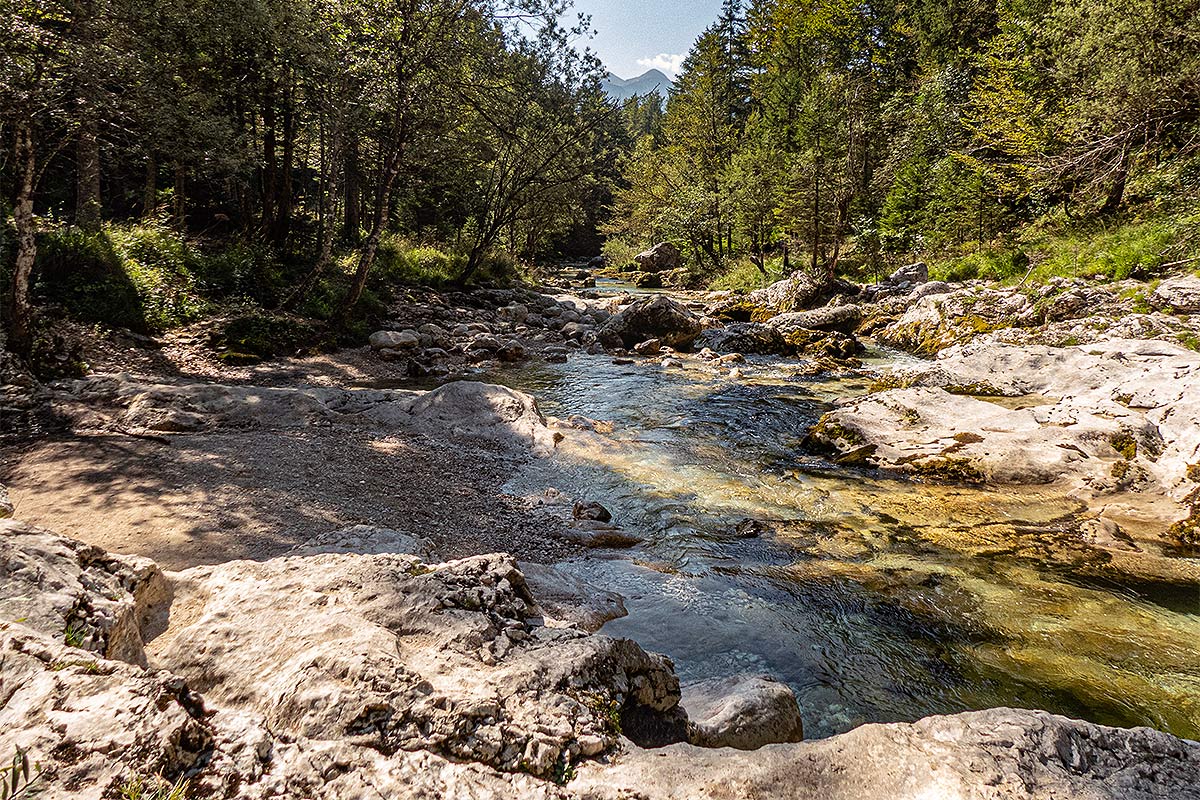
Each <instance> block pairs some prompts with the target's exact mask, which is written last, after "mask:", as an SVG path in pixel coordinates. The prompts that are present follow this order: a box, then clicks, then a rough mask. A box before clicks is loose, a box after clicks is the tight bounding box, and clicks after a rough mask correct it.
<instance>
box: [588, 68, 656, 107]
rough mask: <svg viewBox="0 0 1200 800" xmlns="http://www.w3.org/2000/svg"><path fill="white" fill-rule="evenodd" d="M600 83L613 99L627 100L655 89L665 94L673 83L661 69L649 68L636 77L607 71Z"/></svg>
mask: <svg viewBox="0 0 1200 800" xmlns="http://www.w3.org/2000/svg"><path fill="white" fill-rule="evenodd" d="M600 85H601V88H603V89H604V93H605V94H607V95H608V96H609V97H611V98H612V99H613V100H618V101H620V100H628V99H629V98H630V97H633V96H634V95H647V94H650V93H651V92H653V91H655V90H656V89H657V90H658V91H659V92H661V93H662V94H664V95H665V94H667V92H669V91H670V90H671V87H672V86H673V85H674V83H673V82H672V80H671V79H670V78H668V77H667V76H666V74H664V73H663V72H662V71H660V70H657V69H649V70H646V71H645V72H643V73H642V74H641V75H638V76H637V77H634V78H628V79H627V78H621V77H619V76H618V75H616V74H614V73H612V72H609V73H608V74H607V75H605V76H604V78H603V79H602V80H601V81H600Z"/></svg>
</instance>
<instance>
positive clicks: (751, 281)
mask: <svg viewBox="0 0 1200 800" xmlns="http://www.w3.org/2000/svg"><path fill="white" fill-rule="evenodd" d="M766 268H767V274H766V275H763V273H762V271H761V270H760V269H759V268H758V267H756V266H754V263H753V262H752V261H751V260H750V259H749V258H738V259H734V260H733V261H730V262H729V265H728V266H727V267H726V269H725V271H724V272H722V273H721V274H720V275H718V276H717V277H715V278H713V279H712V281H710V282H709V284H708V288H709V289H710V290H712V291H718V292H719V291H733V292H738V293H739V294H745V293H747V292H750V291H753V290H755V289H761V288H763V287H764V286H770V285H771V284H772V283H774V282H775V281H777V280H780V279H781V278H782V277H783V262H782V261H781V260H780V259H768V260H767V262H766Z"/></svg>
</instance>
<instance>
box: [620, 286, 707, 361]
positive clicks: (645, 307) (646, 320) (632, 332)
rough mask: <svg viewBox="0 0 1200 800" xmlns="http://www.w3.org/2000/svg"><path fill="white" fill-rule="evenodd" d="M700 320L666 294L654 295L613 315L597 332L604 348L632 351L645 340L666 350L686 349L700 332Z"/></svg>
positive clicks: (701, 328) (701, 327)
mask: <svg viewBox="0 0 1200 800" xmlns="http://www.w3.org/2000/svg"><path fill="white" fill-rule="evenodd" d="M703 327H704V326H703V325H702V324H701V322H700V319H699V318H698V317H697V316H696V315H695V314H693V313H692V312H690V311H688V310H687V309H686V308H684V307H683V306H682V305H680V304H679V303H677V302H675V301H674V300H672V299H671V298H669V297H667V296H666V295H655V296H653V297H647V298H643V299H641V300H638V301H636V302H634V303H632V304H631V305H630V306H629V307H628V308H626V309H625V310H623V311H621V312H619V313H617V314H614V315H613V316H612V317H610V318H609V319H608V321H607V322H605V323H604V325H603V326H601V328H600V330H599V331H598V333H597V336H598V337H599V339H600V342H601V343H602V344H603V345H604V346H605V347H611V348H620V347H623V348H627V349H628V348H632V347H633V346H634V345H637V344H638V343H640V342H644V341H646V340H648V339H658V340H659V341H660V342H662V344H664V345H666V346H667V347H673V348H675V349H688V348H690V347H691V344H692V341H693V340H694V339H695V338H696V336H698V335H699V334H700V331H701V330H703Z"/></svg>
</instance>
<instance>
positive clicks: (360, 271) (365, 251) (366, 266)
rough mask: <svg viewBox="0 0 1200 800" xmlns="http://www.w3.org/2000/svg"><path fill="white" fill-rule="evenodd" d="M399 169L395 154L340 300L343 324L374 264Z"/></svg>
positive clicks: (338, 316) (340, 317)
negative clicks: (350, 277)
mask: <svg viewBox="0 0 1200 800" xmlns="http://www.w3.org/2000/svg"><path fill="white" fill-rule="evenodd" d="M399 171H400V170H399V157H398V156H396V157H394V158H393V160H392V164H391V165H389V167H388V168H387V171H386V173H385V175H384V179H383V183H382V185H380V187H379V194H378V195H377V196H376V198H375V219H374V220H373V221H372V223H371V233H370V235H368V236H367V241H366V242H365V243H364V244H363V247H362V250H361V251H359V254H358V267H357V269H355V271H354V283H353V284H351V286H350V291H349V293H347V295H346V298H345V300H343V301H342V306H341V308H339V309H338V315H337V318H338V322H339V323H342V324H344V323H345V322H346V320H347V319H349V318H350V312H351V311H352V310H353V309H354V306H356V305H358V301H359V298H361V297H362V293H363V289H365V288H366V286H367V276H368V275H369V274H370V273H371V267H372V266H374V264H375V254H376V252H377V251H378V250H379V240H380V239H382V238H383V231H384V229H385V228H386V227H387V221H388V212H389V210H390V209H391V202H392V184H393V183H395V181H396V176H397V174H398V173H399Z"/></svg>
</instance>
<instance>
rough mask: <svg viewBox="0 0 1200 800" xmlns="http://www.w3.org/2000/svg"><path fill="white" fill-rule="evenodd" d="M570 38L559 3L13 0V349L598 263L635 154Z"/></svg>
mask: <svg viewBox="0 0 1200 800" xmlns="http://www.w3.org/2000/svg"><path fill="white" fill-rule="evenodd" d="M563 18H564V7H563V6H562V4H560V3H559V2H557V0H516V1H515V2H492V1H491V0H484V1H482V2H480V1H477V0H398V1H396V2H392V1H390V0H389V1H388V2H337V1H334V2H326V1H325V0H316V2H310V0H264V1H263V2H250V3H236V4H228V3H218V2H201V3H199V4H196V3H190V2H188V3H185V2H176V0H81V1H80V2H75V1H74V0H70V1H67V2H58V1H57V0H55V1H53V2H43V1H42V0H37V1H36V2H27V1H24V0H18V1H16V2H14V1H13V0H4V2H3V3H2V4H0V25H2V26H3V29H2V30H0V76H3V77H0V133H2V135H3V140H4V150H3V160H2V161H0V185H2V189H3V197H4V201H3V202H4V204H5V205H4V216H5V218H6V220H7V224H6V226H5V227H4V230H3V232H2V234H0V236H2V238H0V253H2V254H3V257H2V259H0V260H2V262H3V266H4V270H5V274H6V287H7V292H6V295H7V297H8V302H7V303H6V315H5V316H6V322H7V326H6V327H7V330H8V345H9V348H10V349H12V350H13V351H15V352H17V353H21V354H23V355H26V356H28V355H30V353H31V352H32V350H33V349H34V346H35V344H36V343H37V341H38V340H39V330H38V328H37V322H36V314H35V313H34V306H35V305H36V303H35V301H36V300H37V299H38V298H41V299H43V300H46V301H49V302H51V303H56V304H58V305H60V306H65V307H66V308H67V309H68V310H70V311H72V312H74V313H77V314H80V315H82V316H83V317H84V318H90V319H92V320H93V321H97V322H102V323H108V324H116V325H122V326H125V327H129V328H132V329H135V330H141V331H143V332H156V331H161V330H163V329H166V328H169V327H172V326H177V325H180V324H183V323H186V322H190V321H192V320H194V319H196V318H197V317H198V316H200V315H202V314H203V313H205V309H206V308H207V307H210V306H211V305H212V304H213V303H214V302H215V303H217V304H221V303H226V302H228V301H230V300H232V299H244V300H247V301H250V302H252V303H255V304H258V305H260V306H262V307H265V308H268V309H294V310H298V311H300V312H302V313H304V314H306V315H307V316H310V317H315V318H319V319H326V320H332V321H335V322H339V323H346V322H347V321H353V320H355V319H357V318H361V317H363V316H364V315H367V316H369V315H370V314H371V313H372V311H373V310H375V311H377V310H378V306H379V303H380V301H379V298H378V296H377V292H378V291H380V290H381V289H385V288H386V285H388V284H394V283H395V282H397V281H402V280H404V279H405V278H406V277H407V278H410V279H413V280H421V279H423V280H425V281H430V280H437V279H440V280H443V281H450V280H453V281H459V282H462V281H467V280H469V279H472V278H478V277H480V276H482V275H486V274H487V273H488V271H489V270H495V271H496V272H497V273H498V274H499V275H500V276H501V277H507V276H508V274H509V273H511V272H512V269H511V266H512V264H511V262H512V261H513V260H515V259H524V260H531V259H533V258H535V257H539V256H542V255H545V254H546V253H548V252H551V251H552V249H553V248H556V247H557V248H559V249H562V248H568V249H569V248H570V247H572V246H574V247H576V248H578V247H587V246H588V244H587V241H586V240H587V238H588V236H589V234H588V233H587V232H586V230H587V223H588V222H589V221H590V220H591V219H592V218H593V217H594V214H595V213H596V212H595V209H596V208H597V207H599V206H602V205H603V204H604V200H605V197H604V195H603V194H602V192H603V182H602V179H603V177H604V176H605V175H606V174H607V171H611V169H612V164H613V159H614V157H615V156H614V148H615V147H616V146H617V145H618V144H619V142H620V141H621V139H622V133H621V130H620V128H619V118H618V116H617V114H616V113H615V109H613V108H612V107H611V105H609V104H608V103H607V102H606V101H605V99H604V97H603V96H602V95H601V93H600V91H599V88H598V75H599V74H600V73H599V65H598V62H597V61H596V60H595V58H594V56H591V55H589V54H587V53H584V52H580V51H578V50H576V49H575V48H574V47H573V46H572V42H573V41H574V40H575V39H576V38H577V37H578V36H579V35H580V30H579V29H578V28H564V27H563V26H562V25H560V19H563ZM427 244H437V245H439V246H440V249H439V248H438V247H432V246H431V247H424V248H423V247H422V245H427ZM381 273H387V274H386V275H385V274H381Z"/></svg>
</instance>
